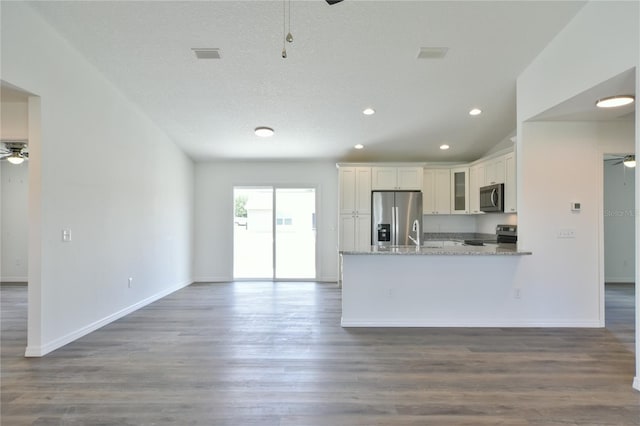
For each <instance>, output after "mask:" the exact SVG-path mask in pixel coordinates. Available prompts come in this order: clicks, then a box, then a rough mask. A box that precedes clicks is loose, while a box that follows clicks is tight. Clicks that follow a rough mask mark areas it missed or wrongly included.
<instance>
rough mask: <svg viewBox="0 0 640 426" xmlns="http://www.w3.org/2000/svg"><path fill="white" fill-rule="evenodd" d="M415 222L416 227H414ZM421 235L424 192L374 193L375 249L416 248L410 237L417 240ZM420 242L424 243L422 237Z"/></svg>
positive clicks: (372, 208)
mask: <svg viewBox="0 0 640 426" xmlns="http://www.w3.org/2000/svg"><path fill="white" fill-rule="evenodd" d="M415 221H417V226H416V225H414V222H415ZM414 228H417V229H414ZM421 232H422V192H420V191H373V192H372V193H371V244H372V245H374V246H410V245H415V243H414V242H413V241H411V239H410V238H409V236H412V237H413V238H414V239H417V236H418V235H417V233H421ZM420 240H422V236H421V235H420Z"/></svg>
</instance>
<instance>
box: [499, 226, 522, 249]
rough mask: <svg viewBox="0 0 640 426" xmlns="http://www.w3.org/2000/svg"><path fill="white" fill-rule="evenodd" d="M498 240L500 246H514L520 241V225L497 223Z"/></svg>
mask: <svg viewBox="0 0 640 426" xmlns="http://www.w3.org/2000/svg"><path fill="white" fill-rule="evenodd" d="M496 241H497V242H498V246H499V247H509V248H511V247H514V246H515V245H516V243H517V242H518V225H497V226H496Z"/></svg>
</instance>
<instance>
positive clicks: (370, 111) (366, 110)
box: [362, 108, 376, 115]
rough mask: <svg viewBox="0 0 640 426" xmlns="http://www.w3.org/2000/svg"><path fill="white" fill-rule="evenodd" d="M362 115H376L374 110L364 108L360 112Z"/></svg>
mask: <svg viewBox="0 0 640 426" xmlns="http://www.w3.org/2000/svg"><path fill="white" fill-rule="evenodd" d="M362 113H363V114H364V115H373V114H375V113H376V110H375V109H373V108H365V109H363V110H362Z"/></svg>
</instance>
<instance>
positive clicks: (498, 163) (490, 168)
mask: <svg viewBox="0 0 640 426" xmlns="http://www.w3.org/2000/svg"><path fill="white" fill-rule="evenodd" d="M484 164H485V183H484V185H482V186H485V185H495V184H498V183H504V178H505V167H504V156H503V155H501V156H499V157H495V158H491V159H489V160H487V161H486V162H484Z"/></svg>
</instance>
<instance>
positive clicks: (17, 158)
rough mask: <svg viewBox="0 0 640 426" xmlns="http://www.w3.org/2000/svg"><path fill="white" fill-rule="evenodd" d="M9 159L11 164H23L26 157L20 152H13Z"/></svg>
mask: <svg viewBox="0 0 640 426" xmlns="http://www.w3.org/2000/svg"><path fill="white" fill-rule="evenodd" d="M7 161H8V162H10V163H11V164H22V162H23V161H24V157H23V156H21V155H20V154H12V155H11V156H9V157H7Z"/></svg>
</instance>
